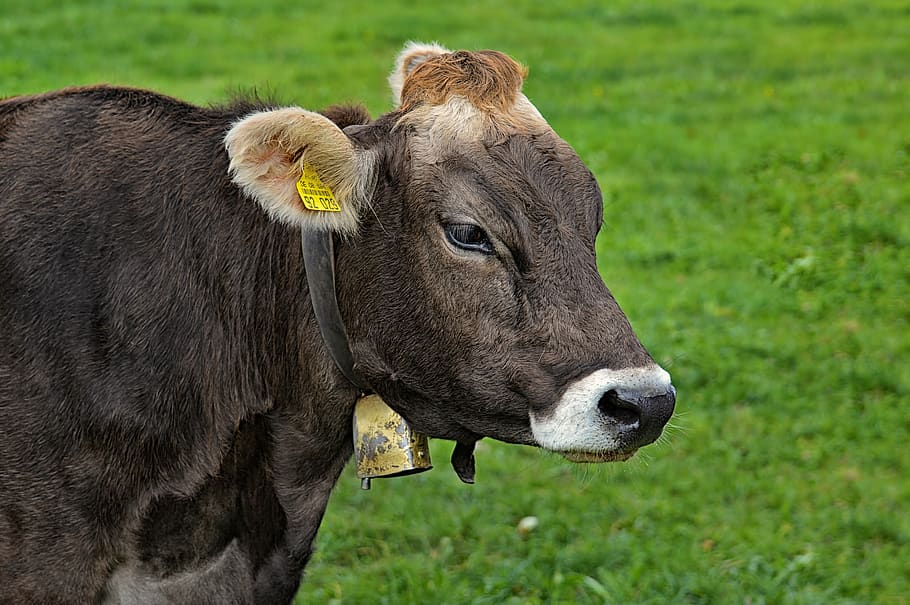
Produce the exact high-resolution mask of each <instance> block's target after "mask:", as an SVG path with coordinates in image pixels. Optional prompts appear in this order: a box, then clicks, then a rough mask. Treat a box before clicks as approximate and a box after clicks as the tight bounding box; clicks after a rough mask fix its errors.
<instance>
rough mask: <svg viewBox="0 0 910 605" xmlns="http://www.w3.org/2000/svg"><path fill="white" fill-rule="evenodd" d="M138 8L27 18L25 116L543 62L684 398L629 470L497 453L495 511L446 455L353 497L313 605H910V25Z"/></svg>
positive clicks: (390, 1)
mask: <svg viewBox="0 0 910 605" xmlns="http://www.w3.org/2000/svg"><path fill="white" fill-rule="evenodd" d="M127 4H128V3H120V2H112V1H96V2H91V1H87V0H82V1H76V2H67V3H60V2H58V1H56V0H55V1H50V0H0V96H6V95H12V94H19V93H33V92H39V91H42V90H46V89H51V88H59V87H63V86H67V85H73V84H86V83H93V82H101V81H104V82H111V83H118V84H130V85H134V86H140V87H148V88H154V89H158V90H161V91H163V92H166V93H169V94H172V95H175V96H178V97H182V98H186V99H189V100H191V101H194V102H198V103H208V102H222V101H224V100H226V99H227V98H228V97H229V96H230V95H231V94H233V92H235V91H237V90H240V89H251V88H254V87H255V88H256V89H257V90H259V91H260V92H268V93H270V94H273V95H274V96H275V97H277V98H278V99H281V100H282V101H286V102H288V103H295V104H300V105H303V106H306V107H310V108H314V109H316V108H319V107H321V106H324V105H326V104H329V103H334V102H339V101H349V100H359V101H362V102H364V103H365V104H366V105H367V107H369V109H370V110H371V111H372V112H373V113H374V114H378V113H381V112H384V111H387V110H388V109H389V108H390V101H389V93H388V91H387V87H386V83H385V76H386V74H387V72H388V71H389V70H390V69H391V62H392V60H393V58H394V56H395V54H396V53H397V51H398V50H399V49H400V47H401V45H402V44H403V43H404V42H405V41H406V40H408V39H416V40H439V42H440V43H442V44H444V45H446V46H449V47H450V48H475V49H476V48H497V49H500V50H504V51H506V52H508V53H510V54H512V55H513V56H514V57H516V58H517V59H519V60H520V61H522V62H524V63H525V64H527V65H528V66H529V67H530V76H529V79H528V81H527V84H526V86H525V90H526V92H527V94H528V96H529V97H530V98H531V100H532V101H534V102H535V103H536V104H537V106H538V107H539V109H540V110H541V112H542V113H543V114H544V116H545V117H547V118H548V119H549V121H550V123H551V124H552V125H553V127H554V128H555V129H556V130H557V132H559V133H560V134H561V135H562V136H563V137H564V138H565V139H566V140H567V141H569V142H570V143H571V144H572V145H573V146H574V147H575V148H576V149H577V150H578V152H579V154H580V155H581V157H582V158H583V159H584V160H585V161H586V162H587V163H588V165H589V166H590V167H591V169H592V170H593V171H594V173H595V174H596V176H597V177H598V180H599V182H600V184H601V187H602V189H603V193H604V203H605V211H606V223H605V227H604V229H603V231H602V234H601V237H600V239H599V244H598V245H599V258H600V262H601V270H602V274H603V277H604V279H605V280H606V282H607V284H608V285H609V286H610V287H611V289H612V291H613V293H614V294H615V296H616V298H617V299H618V300H619V302H620V304H621V305H622V306H623V308H624V309H625V311H626V312H627V314H628V315H629V318H630V320H631V321H632V324H633V326H634V327H635V329H636V332H637V333H638V335H639V337H640V338H641V340H642V341H643V342H644V343H645V345H646V346H647V347H648V349H649V350H650V351H651V352H652V354H653V355H654V356H655V359H656V360H657V361H658V362H659V363H661V364H663V365H664V367H666V368H667V369H668V370H669V371H670V372H671V374H672V375H673V378H674V383H675V385H676V387H677V389H678V393H679V399H678V405H677V409H678V414H677V416H676V418H675V419H674V421H673V427H672V428H671V429H670V430H669V431H668V432H667V434H666V437H665V438H664V439H663V440H662V441H661V443H659V444H657V445H656V446H652V447H649V448H647V449H646V450H645V451H643V452H641V453H640V454H639V455H638V456H637V457H636V458H634V459H633V460H632V461H630V462H627V463H625V464H621V465H609V466H573V465H571V464H569V463H568V462H566V461H564V460H562V459H561V458H559V457H556V456H553V455H548V454H545V453H542V452H539V451H536V450H533V449H530V448H522V447H517V446H508V445H504V444H500V443H493V442H489V441H484V442H482V443H481V444H480V446H479V448H478V452H477V465H478V473H477V484H476V485H474V486H465V485H462V484H461V483H460V482H459V481H458V480H457V478H456V477H455V474H454V473H453V472H452V471H451V470H450V469H449V468H448V455H449V453H450V451H451V446H450V444H448V443H445V442H435V443H434V444H433V455H434V462H435V464H436V469H435V470H434V471H432V472H430V473H425V474H423V475H420V476H415V477H410V478H403V479H395V480H386V481H376V482H374V487H373V490H372V491H370V492H363V491H360V490H359V487H358V482H357V481H356V479H355V478H354V475H353V472H352V469H350V468H349V469H347V471H346V472H345V474H344V476H343V478H342V481H341V482H340V484H339V486H338V488H337V490H336V492H335V494H334V495H333V497H332V501H331V503H330V505H329V510H328V513H327V516H326V519H325V522H324V524H323V526H322V529H321V531H320V534H319V538H318V540H317V545H318V552H317V554H316V555H315V557H314V559H313V561H312V563H311V564H310V566H309V568H308V570H307V579H306V581H305V583H304V585H303V587H302V589H301V591H300V593H299V598H298V601H299V602H300V603H355V604H356V603H379V604H402V603H435V604H468V603H471V604H478V605H479V604H500V603H515V604H519V603H522V604H523V603H529V604H575V603H578V604H617V605H618V604H655V605H657V604H665V603H700V604H714V603H717V604H727V603H740V604H751V605H758V604H792V605H796V604H800V605H809V604H819V605H821V604H825V605H834V604H840V605H846V604H857V605H859V604H867V603H878V604H882V605H899V604H906V603H910V444H908V436H910V406H908V403H910V402H908V398H910V3H908V2H907V0H900V1H868V0H866V1H850V2H838V1H831V2H821V1H816V2H799V1H796V0H785V1H780V2H763V1H760V0H736V1H735V2H723V1H719V0H717V1H713V2H692V1H685V2H682V1H681V2H671V1H669V0H666V1H662V2H651V3H645V2H633V1H629V0H615V1H611V2H601V1H586V0H573V1H568V2H549V3H543V2H535V1H531V0H525V1H521V2H510V3H503V2H493V1H490V2H480V3H471V2H467V3H455V2H452V3H440V4H433V5H431V4H424V3H417V2H409V1H405V0H387V1H385V2H381V3H380V2H377V3H363V4H360V5H355V4H351V3H345V2H334V3H324V2H312V1H308V0H307V1H298V2H294V3H282V2H275V1H273V0H256V1H252V0H237V1H234V2H215V1H214V0H173V1H171V0H168V1H164V0H151V1H147V2H142V3H134V5H131V6H128V5H127ZM127 169H128V168H127ZM0 438H2V437H0ZM525 516H535V517H537V518H538V520H539V526H538V527H537V528H536V529H535V530H534V531H531V532H529V533H527V534H524V535H523V534H520V533H519V532H518V531H517V529H516V525H517V524H518V522H519V520H520V519H522V518H523V517H525Z"/></svg>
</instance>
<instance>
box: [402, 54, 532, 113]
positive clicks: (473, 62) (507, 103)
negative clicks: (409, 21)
mask: <svg viewBox="0 0 910 605" xmlns="http://www.w3.org/2000/svg"><path fill="white" fill-rule="evenodd" d="M527 73H528V72H527V69H526V68H525V67H524V66H522V65H521V64H519V63H518V62H516V61H515V60H514V59H512V58H511V57H509V56H508V55H505V54H503V53H501V52H498V51H495V50H481V51H476V52H472V51H466V50H462V51H458V52H453V53H446V54H442V55H439V56H436V57H433V58H431V59H427V60H426V61H424V62H423V63H421V64H420V65H418V66H417V67H415V68H414V70H413V71H412V72H411V73H410V74H409V75H408V77H407V78H406V79H405V81H404V86H403V87H402V90H401V109H402V110H404V111H408V110H410V109H412V108H414V107H415V106H417V105H419V104H421V103H427V104H429V105H442V104H443V103H445V102H446V101H447V100H448V99H449V98H450V97H451V96H452V95H460V96H462V97H464V98H466V99H467V100H468V101H470V102H471V104H472V105H474V106H475V107H477V108H478V109H480V110H482V111H485V112H488V113H495V112H505V111H507V110H508V109H509V108H510V107H511V106H512V105H513V104H514V103H515V100H516V98H517V95H518V93H519V92H521V85H522V84H523V83H524V79H525V77H526V76H527Z"/></svg>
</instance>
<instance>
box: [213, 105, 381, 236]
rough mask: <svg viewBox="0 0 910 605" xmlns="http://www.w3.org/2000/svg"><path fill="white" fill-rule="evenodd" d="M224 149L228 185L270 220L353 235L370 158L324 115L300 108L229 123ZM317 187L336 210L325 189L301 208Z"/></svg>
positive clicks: (365, 198) (365, 196)
mask: <svg viewBox="0 0 910 605" xmlns="http://www.w3.org/2000/svg"><path fill="white" fill-rule="evenodd" d="M224 144H225V147H226V148H227V153H228V157H229V158H230V161H231V163H230V174H231V177H232V179H233V181H234V182H235V183H236V184H237V185H238V186H240V188H241V189H242V190H243V191H244V192H245V193H246V194H247V195H249V196H250V197H252V198H253V199H254V200H256V201H257V202H259V204H260V205H261V206H262V207H263V208H264V209H265V211H266V212H267V213H268V214H269V216H271V217H272V218H274V219H276V220H278V221H280V222H282V223H286V224H289V225H295V226H299V227H302V228H304V229H312V230H321V231H326V230H329V231H338V232H340V233H343V234H353V233H354V232H355V231H356V230H357V221H358V216H359V214H360V210H361V208H363V207H364V206H366V205H367V204H369V196H370V193H371V189H372V182H373V180H372V174H373V160H372V154H371V153H370V152H369V151H368V150H365V149H362V148H360V147H357V146H355V145H354V143H353V142H352V141H351V139H349V138H348V137H347V135H345V134H344V132H342V131H341V129H340V128H338V126H336V125H335V124H334V123H333V122H332V121H331V120H329V119H328V118H326V117H325V116H323V115H320V114H318V113H315V112H312V111H307V110H305V109H301V108H299V107H285V108H281V109H275V110H271V111H260V112H256V113H253V114H250V115H248V116H246V117H245V118H243V119H241V120H239V121H238V122H236V123H234V124H233V126H231V128H230V130H229V131H228V133H227V136H226V137H225V139H224ZM305 170H306V171H307V172H306V175H305V174H304V171H305ZM314 175H315V176H314ZM302 176H303V181H302V186H303V188H304V192H301V191H299V190H298V184H297V182H298V181H300V180H301V177H302ZM320 185H323V186H324V188H327V189H328V190H329V191H331V196H332V197H334V200H335V202H337V206H335V205H333V204H331V203H330V202H329V198H328V196H326V195H324V194H325V191H324V190H323V191H322V193H323V195H321V196H320V195H316V196H315V198H316V199H314V198H311V197H308V198H307V204H305V203H304V201H303V197H302V195H303V193H305V192H306V191H312V190H317V191H315V193H318V190H319V187H320ZM333 208H334V209H335V210H332V209H333Z"/></svg>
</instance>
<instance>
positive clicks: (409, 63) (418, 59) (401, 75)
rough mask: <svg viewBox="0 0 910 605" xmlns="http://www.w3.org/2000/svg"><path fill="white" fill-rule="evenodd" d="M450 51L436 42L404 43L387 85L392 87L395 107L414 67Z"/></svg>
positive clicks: (399, 101)
mask: <svg viewBox="0 0 910 605" xmlns="http://www.w3.org/2000/svg"><path fill="white" fill-rule="evenodd" d="M450 52H452V51H450V50H449V49H447V48H445V47H442V46H440V45H438V44H436V43H432V44H426V43H424V42H408V43H407V44H405V46H404V48H403V49H401V52H400V53H398V58H397V59H396V60H395V69H393V70H392V73H391V74H389V87H391V89H392V100H393V101H394V102H395V107H398V106H399V105H401V89H402V87H403V86H404V81H405V80H406V79H407V78H408V76H409V75H411V72H412V71H414V68H416V67H417V66H418V65H420V64H421V63H423V62H424V61H426V60H427V59H432V58H433V57H438V56H439V55H444V54H446V53H450Z"/></svg>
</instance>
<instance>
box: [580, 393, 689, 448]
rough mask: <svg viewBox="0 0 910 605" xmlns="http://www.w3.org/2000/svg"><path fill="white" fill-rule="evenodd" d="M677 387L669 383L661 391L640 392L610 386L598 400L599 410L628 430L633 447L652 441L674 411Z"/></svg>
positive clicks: (658, 434) (658, 435)
mask: <svg viewBox="0 0 910 605" xmlns="http://www.w3.org/2000/svg"><path fill="white" fill-rule="evenodd" d="M675 406H676V389H674V388H673V387H672V386H671V387H670V388H669V390H667V392H666V393H664V394H662V395H650V396H641V395H637V394H635V393H634V392H629V391H618V390H616V389H610V390H609V391H607V392H606V393H604V394H603V396H601V398H600V401H598V402H597V408H598V409H599V410H600V413H601V414H603V415H604V416H606V417H607V418H609V419H611V420H613V421H614V422H615V423H616V424H617V425H619V427H620V428H622V429H625V430H628V431H630V433H631V434H630V437H631V438H632V441H633V442H632V443H630V444H629V445H630V446H632V447H641V446H643V445H648V444H649V443H653V442H654V441H655V440H657V438H658V437H660V433H661V431H662V430H663V428H664V425H665V424H667V421H668V420H670V416H672V415H673V408H674V407H675Z"/></svg>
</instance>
